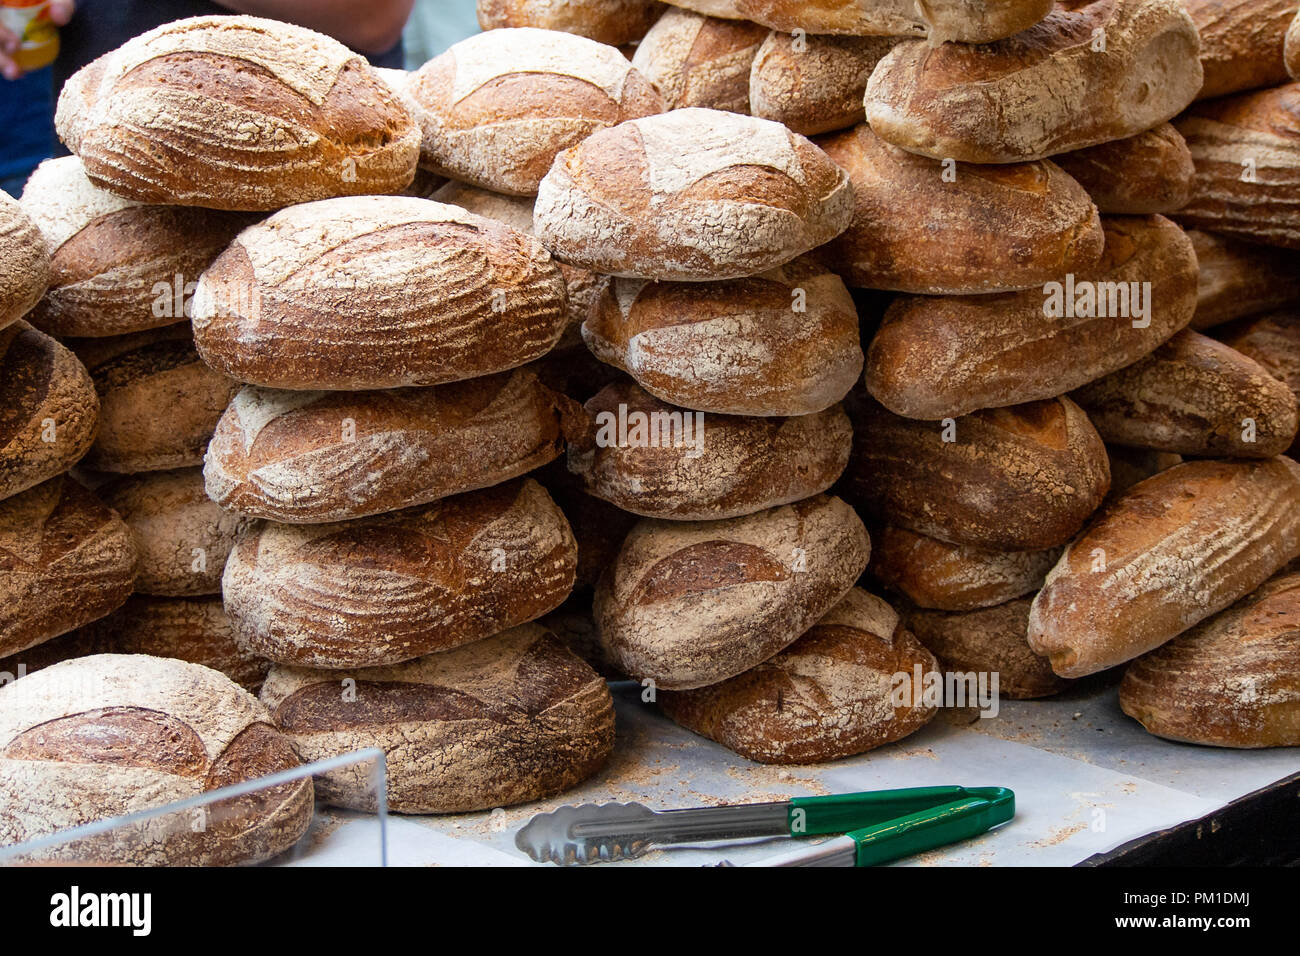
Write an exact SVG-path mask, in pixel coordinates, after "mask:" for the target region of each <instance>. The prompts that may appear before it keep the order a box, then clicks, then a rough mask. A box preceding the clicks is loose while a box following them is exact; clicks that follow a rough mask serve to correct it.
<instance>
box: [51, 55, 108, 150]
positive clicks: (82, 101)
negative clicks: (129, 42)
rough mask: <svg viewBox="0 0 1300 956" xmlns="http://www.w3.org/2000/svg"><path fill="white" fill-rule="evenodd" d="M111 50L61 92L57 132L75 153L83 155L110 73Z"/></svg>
mask: <svg viewBox="0 0 1300 956" xmlns="http://www.w3.org/2000/svg"><path fill="white" fill-rule="evenodd" d="M115 52H117V51H115V50H110V51H109V52H108V53H105V54H104V55H103V56H100V57H97V58H96V59H94V60H91V61H90V62H89V63H87V64H86V65H85V66H83V67H82V68H81V69H79V70H77V72H76V73H73V74H72V75H71V76H70V77H68V79H67V80H66V81H64V84H63V89H61V90H59V91H58V94H59V96H58V102H57V105H56V107H55V110H54V128H55V132H57V133H58V135H59V139H61V140H63V143H64V145H65V146H67V147H68V149H69V150H71V151H72V152H73V153H79V152H80V151H81V134H82V133H83V132H84V131H85V128H86V124H87V123H89V122H90V114H91V111H92V109H93V108H94V106H95V101H96V100H97V99H98V98H99V87H100V84H101V83H103V81H104V72H105V70H107V69H108V64H109V62H110V61H111V60H112V59H113V54H114V53H115Z"/></svg>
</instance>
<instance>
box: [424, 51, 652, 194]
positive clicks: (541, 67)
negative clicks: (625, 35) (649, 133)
mask: <svg viewBox="0 0 1300 956" xmlns="http://www.w3.org/2000/svg"><path fill="white" fill-rule="evenodd" d="M406 91H407V93H409V94H410V95H411V96H412V97H413V98H414V99H415V101H416V102H417V103H418V104H419V105H420V111H421V112H420V115H419V119H420V126H421V128H422V130H423V139H422V140H421V143H420V165H422V166H424V167H425V168H427V169H431V170H433V171H434V172H435V173H440V174H442V175H444V176H450V177H451V178H453V179H461V180H465V181H466V182H471V183H474V184H475V185H478V186H484V187H486V188H488V189H494V190H496V191H497V192H503V193H513V194H515V195H520V196H530V195H533V194H534V193H536V192H537V185H538V183H540V182H541V181H542V177H543V176H545V175H546V171H547V170H548V169H550V168H551V163H552V162H553V161H554V159H555V156H556V154H557V153H560V152H561V151H563V150H565V149H568V148H569V147H570V146H573V145H575V144H576V143H580V142H581V141H582V140H584V139H586V138H587V137H588V136H590V135H591V134H592V133H594V132H596V131H597V130H601V129H607V128H608V127H611V126H617V125H618V124H619V123H622V122H623V121H624V120H630V119H635V118H636V117H638V116H650V115H651V114H653V113H659V112H662V111H663V109H664V102H663V99H662V97H660V95H659V93H658V91H657V90H656V89H655V88H654V86H653V85H652V84H651V83H650V81H649V80H648V79H646V78H645V77H643V76H642V75H641V74H640V73H639V72H637V70H635V69H633V67H632V64H631V63H629V62H628V60H627V57H625V56H623V54H622V53H620V52H619V51H618V50H616V49H615V48H614V47H612V46H607V45H606V44H603V43H597V42H596V41H595V40H589V39H587V38H586V37H581V36H575V35H573V34H571V33H561V32H559V31H556V30H536V29H532V28H530V27H525V28H520V29H504V30H489V31H488V32H486V33H479V34H476V35H474V36H471V37H469V38H468V39H465V40H461V41H460V42H459V43H456V44H455V45H453V46H452V47H451V49H449V50H447V51H446V52H445V53H443V54H441V55H440V56H436V57H434V58H433V59H432V60H430V61H429V62H428V63H426V64H424V66H422V67H420V69H419V70H417V71H416V72H415V74H414V75H413V76H412V77H411V80H410V82H409V83H408V84H407V86H406Z"/></svg>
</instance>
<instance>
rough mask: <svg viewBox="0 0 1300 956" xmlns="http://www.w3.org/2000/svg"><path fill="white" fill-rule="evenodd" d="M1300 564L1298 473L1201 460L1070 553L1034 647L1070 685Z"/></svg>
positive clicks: (1140, 495)
mask: <svg viewBox="0 0 1300 956" xmlns="http://www.w3.org/2000/svg"><path fill="white" fill-rule="evenodd" d="M1297 555H1300V465H1297V464H1296V463H1295V462H1293V461H1292V460H1291V459H1289V458H1272V459H1267V460H1264V461H1193V462H1187V463H1186V464H1182V465H1178V466H1176V467H1174V468H1170V469H1169V470H1168V471H1163V472H1161V473H1160V474H1158V475H1156V476H1155V477H1153V478H1148V479H1147V480H1146V481H1144V482H1142V483H1141V484H1139V485H1137V486H1135V487H1133V488H1131V489H1129V491H1128V492H1127V493H1126V494H1124V495H1121V496H1120V497H1119V498H1118V499H1116V500H1115V501H1114V502H1113V503H1111V504H1110V505H1108V506H1107V507H1106V510H1105V511H1103V512H1102V514H1101V515H1100V517H1098V519H1097V520H1096V521H1095V522H1093V524H1092V525H1091V527H1089V528H1088V530H1087V531H1085V532H1084V533H1083V534H1082V535H1080V536H1079V538H1077V539H1076V540H1075V541H1073V542H1071V544H1070V546H1069V547H1068V548H1066V549H1065V554H1064V555H1062V557H1061V560H1060V561H1059V562H1058V563H1057V565H1056V567H1054V568H1053V569H1052V570H1051V572H1050V573H1049V574H1048V575H1047V583H1046V584H1045V585H1044V586H1043V589H1042V590H1041V591H1040V592H1039V593H1038V596H1037V597H1036V598H1035V599H1034V607H1033V610H1032V612H1031V613H1030V616H1029V644H1030V646H1031V647H1032V648H1033V649H1034V651H1035V652H1036V653H1039V654H1046V655H1047V656H1049V657H1050V658H1051V659H1052V669H1053V670H1055V671H1056V673H1058V674H1060V675H1061V676H1062V677H1083V676H1084V675H1086V674H1092V673H1095V672H1096V671H1101V670H1105V669H1106V668H1108V667H1114V666H1115V665H1116V664H1122V663H1123V662H1124V661H1127V660H1131V659H1132V658H1134V657H1137V656H1138V655H1139V654H1145V653H1146V652H1147V651H1149V650H1152V649H1153V648H1156V647H1159V646H1160V645H1161V644H1163V643H1165V642H1166V641H1168V640H1169V639H1170V638H1172V637H1175V636H1176V635H1178V634H1180V633H1182V632H1183V631H1185V630H1187V628H1189V627H1191V626H1192V625H1193V624H1196V623H1197V622H1198V621H1202V620H1204V619H1205V618H1207V617H1209V616H1211V615H1212V614H1214V613H1215V612H1217V611H1219V610H1221V609H1222V608H1225V607H1227V606H1228V605H1229V604H1231V603H1232V602H1233V601H1235V600H1237V598H1239V597H1241V596H1242V595H1243V594H1246V593H1247V592H1249V591H1251V590H1253V589H1254V588H1255V587H1257V586H1258V585H1260V584H1261V583H1263V582H1264V581H1265V580H1267V579H1268V577H1269V576H1270V575H1272V574H1273V573H1274V572H1275V571H1277V570H1278V569H1279V568H1281V567H1282V566H1283V565H1285V564H1286V563H1287V562H1288V561H1290V560H1291V559H1293V558H1295V557H1296V556H1297Z"/></svg>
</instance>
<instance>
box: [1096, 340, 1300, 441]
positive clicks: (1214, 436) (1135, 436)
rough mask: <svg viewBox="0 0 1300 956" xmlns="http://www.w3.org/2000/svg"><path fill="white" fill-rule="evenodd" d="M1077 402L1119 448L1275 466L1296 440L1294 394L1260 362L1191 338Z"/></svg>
mask: <svg viewBox="0 0 1300 956" xmlns="http://www.w3.org/2000/svg"><path fill="white" fill-rule="evenodd" d="M1071 395H1072V397H1073V398H1074V400H1075V401H1077V402H1078V403H1079V404H1080V405H1081V406H1083V408H1084V410H1085V411H1086V412H1087V413H1088V417H1089V418H1090V419H1091V420H1092V423H1093V425H1095V426H1096V428H1097V431H1098V432H1099V433H1100V434H1101V437H1102V438H1103V439H1105V440H1106V441H1108V442H1113V443H1115V444H1117V445H1132V446H1135V447H1138V448H1154V449H1157V450H1160V451H1172V452H1177V453H1178V454H1182V455H1197V456H1209V457H1213V456H1231V457H1234V458H1271V457H1272V456H1274V455H1280V454H1282V453H1283V452H1284V451H1286V450H1287V449H1288V448H1290V447H1291V442H1292V441H1293V440H1294V439H1295V437H1296V426H1297V424H1298V422H1297V410H1296V397H1295V393H1294V392H1292V391H1291V388H1290V387H1289V386H1288V385H1287V384H1286V383H1285V382H1280V381H1278V380H1277V379H1275V378H1274V377H1273V376H1272V375H1270V374H1269V372H1268V371H1267V370H1266V369H1265V368H1264V367H1263V366H1261V365H1260V364H1259V363H1258V362H1256V361H1255V360H1254V359H1252V358H1248V357H1247V356H1245V355H1242V354H1241V353H1240V352H1238V351H1236V350H1235V349H1233V348H1230V347H1229V346H1227V345H1224V344H1223V343H1222V342H1216V341H1215V340H1214V339H1211V338H1207V337H1206V336H1204V335H1201V334H1200V333H1199V332H1192V331H1190V330H1188V331H1183V332H1180V333H1178V334H1177V335H1175V336H1174V337H1173V338H1172V339H1170V340H1169V341H1168V342H1166V343H1165V344H1164V345H1162V346H1161V347H1160V348H1158V349H1156V350H1155V351H1154V352H1152V353H1151V354H1150V355H1148V356H1147V357H1146V358H1144V359H1142V360H1141V361H1140V362H1135V363H1134V364H1132V365H1130V366H1128V367H1127V368H1123V369H1120V370H1119V371H1118V372H1115V373H1114V374H1112V375H1108V376H1106V377H1105V378H1103V379H1100V380H1099V381H1096V382H1093V383H1092V384H1090V385H1085V386H1084V387H1083V388H1081V389H1079V390H1077V391H1075V392H1072V393H1071Z"/></svg>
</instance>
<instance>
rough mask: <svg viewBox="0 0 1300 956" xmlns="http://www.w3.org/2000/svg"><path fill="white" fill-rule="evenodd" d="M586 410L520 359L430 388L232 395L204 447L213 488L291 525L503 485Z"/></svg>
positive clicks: (560, 440)
mask: <svg viewBox="0 0 1300 956" xmlns="http://www.w3.org/2000/svg"><path fill="white" fill-rule="evenodd" d="M562 424H563V426H564V427H567V428H568V430H569V431H571V432H575V433H576V432H577V431H579V430H580V429H581V428H582V424H583V422H582V410H581V408H580V407H579V406H578V404H577V403H576V402H574V401H572V400H571V399H568V398H566V397H565V396H563V395H558V394H556V393H555V392H552V391H551V390H550V389H549V388H547V387H546V386H544V385H543V384H542V383H541V382H539V381H538V380H537V376H536V375H534V374H533V373H532V372H530V371H527V370H525V369H515V370H514V371H512V372H501V373H498V374H496V375H489V376H485V377H483V378H475V379H470V380H469V381H465V382H453V383H451V384H448V385H438V386H435V387H432V388H403V389H391V390H388V391H379V392H280V391H272V390H269V389H262V388H252V387H248V388H245V389H243V390H242V391H240V392H239V394H238V395H236V396H235V399H234V401H232V402H231V403H230V407H229V408H228V409H226V413H225V414H224V415H223V416H222V417H221V421H220V422H219V423H218V424H217V430H216V434H215V435H213V438H212V442H211V444H210V445H209V446H208V454H207V464H206V466H205V469H204V477H205V478H206V480H207V488H208V495H209V496H210V497H211V498H212V500H213V501H216V502H217V503H219V504H220V505H221V506H222V507H223V508H231V509H233V510H235V511H239V512H242V513H244V514H249V515H255V516H256V517H258V518H270V519H272V520H275V521H285V522H289V523H291V524H303V523H306V524H311V523H315V522H323V521H343V520H345V519H348V518H361V517H365V516H366V515H374V514H380V513H382V512H386V511H396V510H397V509H399V508H406V507H409V506H411V505H419V504H425V503H426V502H430V501H434V500H436V499H438V498H445V497H446V496H447V495H453V494H458V493H460V492H463V491H473V490H474V489H476V488H485V487H487V486H489V485H495V484H499V483H501V482H503V481H505V480H507V479H509V478H514V477H516V476H518V475H522V474H524V473H525V472H529V471H532V470H533V469H534V468H538V467H540V466H541V465H544V464H546V462H548V461H551V460H553V459H555V458H556V457H558V456H559V455H560V454H561V453H562V452H563V450H564V430H563V428H562Z"/></svg>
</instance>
